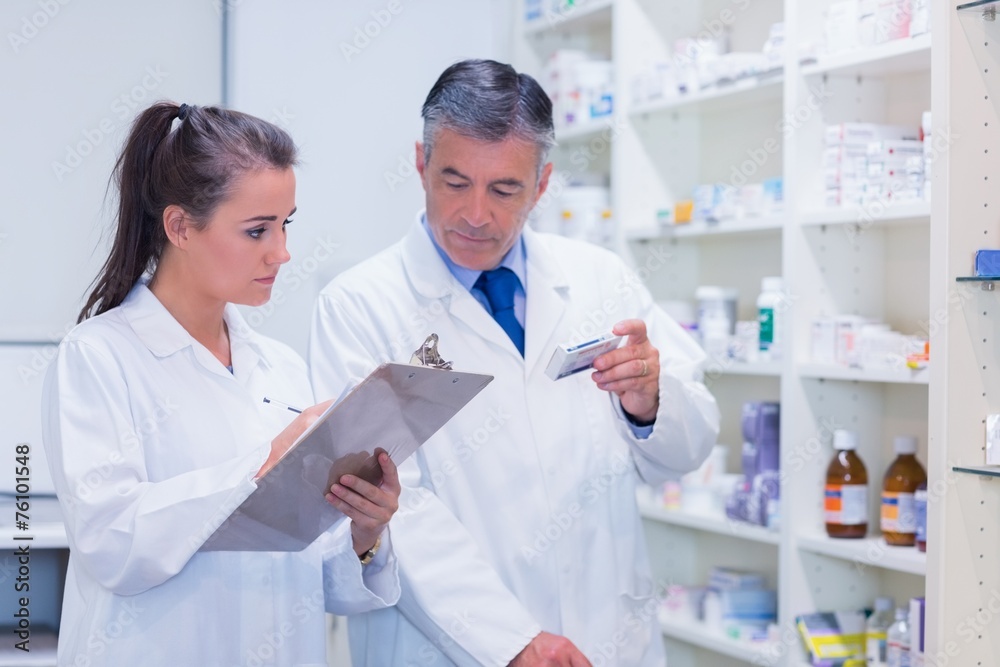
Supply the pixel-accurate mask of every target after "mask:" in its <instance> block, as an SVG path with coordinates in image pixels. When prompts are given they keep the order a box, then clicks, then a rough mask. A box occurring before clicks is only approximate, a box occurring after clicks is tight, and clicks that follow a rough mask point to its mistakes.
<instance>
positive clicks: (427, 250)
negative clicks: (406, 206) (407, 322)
mask: <svg viewBox="0 0 1000 667" xmlns="http://www.w3.org/2000/svg"><path fill="white" fill-rule="evenodd" d="M423 217H424V211H420V212H419V213H418V214H417V220H416V224H414V225H413V226H412V227H411V228H410V232H409V233H408V234H407V235H406V236H405V237H403V244H402V251H403V264H404V266H405V267H406V275H407V276H408V277H409V279H410V282H411V283H412V284H413V287H414V289H415V290H416V291H417V292H418V293H419V294H420V295H421V296H424V297H427V298H428V299H443V298H445V297H448V296H449V295H456V294H460V293H462V292H468V290H466V289H465V288H464V287H463V286H462V283H460V282H459V281H458V278H456V277H455V276H454V275H452V273H451V271H449V270H448V265H447V264H445V263H444V260H443V259H441V256H440V255H438V252H437V248H436V247H435V246H434V242H433V241H431V237H430V234H429V233H428V231H427V230H426V229H424V226H423V223H422V222H421V221H422V220H423Z"/></svg>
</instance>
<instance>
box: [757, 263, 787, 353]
mask: <svg viewBox="0 0 1000 667" xmlns="http://www.w3.org/2000/svg"><path fill="white" fill-rule="evenodd" d="M785 307H786V299H785V291H784V281H783V280H782V279H781V277H780V276H769V277H767V278H764V279H763V280H761V281H760V296H758V297H757V319H758V321H759V322H760V334H759V337H758V342H759V345H758V349H759V351H760V360H761V361H777V360H779V359H781V347H782V345H781V343H782V340H781V338H782V327H783V326H784V318H785V313H784V309H785Z"/></svg>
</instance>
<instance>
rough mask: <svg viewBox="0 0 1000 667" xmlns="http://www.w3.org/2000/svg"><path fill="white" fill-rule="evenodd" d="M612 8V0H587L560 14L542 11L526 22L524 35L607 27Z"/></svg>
mask: <svg viewBox="0 0 1000 667" xmlns="http://www.w3.org/2000/svg"><path fill="white" fill-rule="evenodd" d="M612 6H614V0H589V1H588V2H583V3H580V4H579V5H578V6H576V7H570V8H569V9H567V10H565V11H562V12H554V11H544V12H542V15H541V16H540V17H539V18H537V19H534V20H532V21H528V22H526V23H525V24H524V27H523V30H524V33H525V34H526V35H539V34H545V33H553V32H562V33H575V32H580V31H582V30H586V29H588V28H589V27H591V26H594V25H607V23H608V22H609V21H610V20H611V8H612Z"/></svg>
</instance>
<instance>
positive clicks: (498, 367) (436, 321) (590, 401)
mask: <svg viewBox="0 0 1000 667" xmlns="http://www.w3.org/2000/svg"><path fill="white" fill-rule="evenodd" d="M524 240H525V244H526V250H527V285H526V286H525V288H526V294H527V303H526V313H525V319H526V327H525V333H526V335H525V356H524V358H523V359H522V357H521V356H520V355H519V354H518V352H517V349H516V348H515V347H514V345H513V343H511V341H510V339H509V338H508V337H507V335H506V334H505V333H504V332H503V330H502V329H501V328H500V326H499V325H498V324H497V323H496V322H495V321H494V320H493V318H492V317H491V316H490V315H489V314H488V313H487V312H486V310H485V309H484V308H483V306H482V305H480V304H479V303H478V302H477V301H476V300H475V298H474V297H473V296H472V295H471V294H470V293H469V291H468V290H466V289H465V288H464V287H462V285H461V284H459V283H458V281H457V280H456V279H455V278H454V277H453V276H452V275H451V273H450V272H449V271H448V268H447V266H446V265H445V263H444V262H443V261H442V259H441V257H440V256H439V255H438V253H437V251H436V249H435V248H434V246H433V244H432V242H431V240H430V237H429V236H428V234H427V232H426V231H425V230H424V229H423V228H422V227H421V225H420V224H419V222H418V223H417V224H416V225H414V227H413V228H412V229H411V230H410V232H409V234H408V235H407V236H406V237H405V238H404V239H403V240H402V241H401V242H400V243H398V244H396V245H394V246H393V247H391V248H389V249H388V250H386V251H384V252H382V253H380V254H379V255H377V256H376V257H374V258H372V259H370V260H368V261H366V262H363V263H362V264H360V265H359V266H357V267H355V268H353V269H351V270H348V271H346V272H345V273H343V274H341V275H340V276H338V277H337V278H336V279H334V280H333V282H331V283H330V285H328V286H327V287H326V288H325V289H324V290H323V292H322V293H321V295H320V298H319V302H318V306H317V310H316V313H315V315H314V321H313V330H312V336H311V342H310V360H309V361H310V372H311V374H312V378H313V383H314V385H313V386H314V389H315V391H316V395H317V397H318V398H320V399H323V398H327V397H330V396H337V395H339V394H340V393H341V391H342V389H343V387H344V386H345V384H353V383H356V382H358V381H359V380H360V379H362V378H363V377H365V376H366V375H367V374H368V373H369V372H370V371H371V370H372V369H373V368H374V367H375V366H376V365H377V364H378V363H380V362H382V361H386V360H392V361H402V362H405V361H408V360H409V358H410V354H411V353H412V352H413V351H414V350H416V349H417V348H418V347H419V346H420V344H421V343H422V342H423V340H424V338H425V337H426V336H427V335H428V334H430V333H436V334H438V336H439V337H440V344H439V350H440V352H441V355H442V356H443V358H444V359H446V360H448V361H452V362H453V363H454V367H455V368H456V369H457V370H464V371H473V372H480V373H486V374H490V375H494V376H495V377H496V379H495V380H494V381H493V383H492V384H490V385H489V386H488V387H487V388H486V389H485V390H484V391H483V392H482V394H480V395H479V396H478V397H476V398H475V399H474V400H473V401H472V402H471V403H470V404H469V405H468V406H467V407H466V408H465V409H463V410H462V411H461V412H460V413H459V414H458V416H457V417H455V418H454V419H453V420H452V421H451V422H449V423H448V424H447V425H446V426H445V427H444V428H443V429H442V430H441V431H439V432H438V433H437V434H436V435H435V436H434V437H433V438H431V440H430V441H428V442H427V443H426V444H425V445H424V446H423V447H422V448H421V449H420V450H418V451H417V453H416V454H415V455H414V456H413V457H412V458H411V459H409V460H408V461H406V462H405V463H404V464H403V465H402V466H401V468H400V473H401V478H402V482H403V485H404V489H403V494H402V496H401V497H400V511H399V513H398V514H397V515H396V516H395V517H394V518H393V520H392V523H391V526H392V531H393V543H394V545H395V547H396V553H397V556H398V558H399V565H400V580H401V585H402V596H401V598H400V602H399V604H398V606H397V607H395V608H390V609H385V610H378V611H373V612H369V613H366V614H363V615H361V616H358V617H356V618H354V619H352V620H351V621H350V622H349V627H350V636H351V645H352V653H353V656H354V664H355V667H362V666H365V665H368V666H372V667H381V666H383V665H394V666H399V667H403V666H407V665H421V666H422V665H441V664H445V665H447V664H458V665H479V664H483V665H506V664H507V663H508V662H509V661H510V660H511V659H512V658H513V657H514V656H515V655H516V654H517V653H518V652H519V651H521V649H522V648H523V647H524V646H525V645H526V644H527V643H528V642H529V641H530V640H531V639H532V638H533V637H534V636H535V635H536V634H537V633H538V632H539V631H540V630H545V631H548V632H552V633H555V634H560V635H565V636H567V637H568V638H569V639H571V640H572V641H573V642H574V643H575V644H576V645H577V646H578V647H579V648H580V649H581V650H583V651H584V653H586V654H587V655H588V657H590V659H591V660H592V661H595V663H597V664H603V665H643V666H647V665H661V664H662V663H663V650H662V640H661V638H660V632H659V630H658V629H657V622H656V602H655V600H654V598H653V597H652V596H653V594H654V590H655V587H656V584H658V583H663V582H654V581H652V579H651V576H650V570H649V563H648V559H647V554H646V545H645V540H644V538H643V533H642V525H641V520H640V516H639V512H638V509H637V506H636V497H635V490H636V489H635V487H636V483H637V482H638V481H639V480H640V479H642V480H645V481H648V482H652V483H656V482H660V481H662V480H664V479H665V478H667V477H668V476H672V475H677V474H679V473H683V472H686V471H690V470H692V469H694V468H695V467H697V466H698V465H699V464H700V463H701V461H702V460H703V459H704V458H705V457H706V456H707V453H708V451H709V450H710V448H711V446H712V444H713V443H714V442H715V437H716V435H717V431H718V420H719V416H718V409H717V407H716V404H715V401H714V399H713V398H712V396H711V395H710V394H709V393H708V391H707V390H706V389H705V387H704V386H703V385H702V384H701V383H700V364H701V362H702V360H703V358H704V355H703V353H702V352H701V350H700V349H699V348H698V346H697V345H696V344H695V343H694V342H693V341H692V339H691V338H690V336H688V334H686V333H685V332H684V331H683V330H682V329H681V328H680V327H679V326H678V325H677V324H676V323H675V322H674V321H673V320H671V319H670V318H669V317H668V316H667V315H666V314H665V313H663V311H662V310H660V309H659V308H657V307H656V306H655V305H654V304H653V301H652V299H651V297H650V295H649V293H648V291H647V290H646V289H645V288H644V287H643V286H642V284H641V281H640V280H639V279H638V278H637V277H636V276H635V275H634V274H633V273H631V272H630V271H629V270H628V269H627V268H626V267H625V265H624V264H623V263H622V262H621V260H620V259H618V258H617V257H616V256H615V255H614V254H612V253H610V252H608V251H606V250H602V249H599V248H597V247H595V246H592V245H589V244H584V243H581V242H575V241H570V240H567V239H564V238H561V237H556V236H552V235H545V234H538V233H534V232H532V231H530V230H528V229H526V230H525V231H524ZM631 317H638V318H642V319H643V320H645V322H646V324H647V326H648V328H649V336H650V338H651V340H652V341H653V344H654V345H655V346H656V347H657V348H658V349H659V350H660V354H661V365H662V369H661V374H660V409H659V413H658V414H657V417H656V425H655V428H654V429H653V433H652V435H651V436H650V437H649V438H648V439H646V440H640V439H637V438H636V437H635V436H634V435H633V434H632V431H631V430H630V429H629V426H628V424H627V422H626V421H625V418H624V415H623V414H622V413H621V412H620V409H621V408H620V404H618V401H617V399H612V397H611V395H610V394H608V393H606V392H604V391H601V390H599V389H598V388H597V387H596V385H595V383H594V382H593V380H591V378H590V373H589V372H583V373H578V374H576V375H574V376H571V377H568V378H565V379H562V380H559V381H555V382H554V381H552V380H550V379H549V378H548V377H547V376H546V375H545V373H544V371H545V366H546V364H547V363H548V361H549V357H550V356H551V355H552V352H553V349H554V348H555V346H556V345H557V344H562V343H567V342H570V341H574V342H577V343H579V342H583V341H586V340H588V339H590V338H593V337H596V335H597V334H602V333H605V332H607V331H609V330H610V329H611V327H612V325H613V324H614V323H616V322H618V321H620V320H623V319H626V318H631ZM442 653H443V655H442ZM602 656H603V659H602Z"/></svg>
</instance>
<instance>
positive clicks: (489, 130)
mask: <svg viewBox="0 0 1000 667" xmlns="http://www.w3.org/2000/svg"><path fill="white" fill-rule="evenodd" d="M420 115H421V116H423V119H424V161H425V163H426V162H430V159H431V153H432V152H433V150H434V140H435V138H436V137H437V135H438V132H439V131H440V130H443V129H447V130H453V131H455V132H457V133H459V134H461V135H463V136H466V137H470V138H472V139H477V140H480V141H489V142H495V141H504V140H505V139H507V138H509V137H518V138H520V139H524V140H525V141H528V142H530V143H533V144H534V145H535V146H536V148H537V149H538V173H539V174H540V173H541V170H542V167H543V166H544V164H545V162H546V160H547V159H548V155H549V151H550V150H551V149H552V147H553V146H555V145H556V135H555V127H554V125H553V122H552V100H550V99H549V96H548V95H546V94H545V91H544V90H542V87H541V86H540V85H539V84H538V82H537V81H535V79H533V78H532V77H530V76H528V75H527V74H519V73H518V72H517V71H515V70H514V68H513V67H511V66H510V65H505V64H503V63H498V62H496V61H495V60H463V61H461V62H458V63H455V64H454V65H452V66H451V67H449V68H448V69H446V70H445V71H444V72H443V73H442V74H441V76H440V77H439V78H438V80H437V82H436V83H435V84H434V87H433V88H431V92H430V93H428V95H427V99H426V100H425V101H424V106H423V109H422V110H421V114H420Z"/></svg>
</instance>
